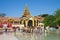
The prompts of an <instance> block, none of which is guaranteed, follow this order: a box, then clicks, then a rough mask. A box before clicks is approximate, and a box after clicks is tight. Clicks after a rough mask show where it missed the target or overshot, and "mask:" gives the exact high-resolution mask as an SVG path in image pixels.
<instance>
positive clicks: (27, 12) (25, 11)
mask: <svg viewBox="0 0 60 40" xmlns="http://www.w3.org/2000/svg"><path fill="white" fill-rule="evenodd" d="M27 16H28V17H29V16H31V14H30V12H29V10H28V6H27V4H26V7H25V10H24V13H23V16H22V17H27Z"/></svg>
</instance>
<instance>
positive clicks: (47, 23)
mask: <svg viewBox="0 0 60 40" xmlns="http://www.w3.org/2000/svg"><path fill="white" fill-rule="evenodd" d="M54 20H55V17H54V16H53V15H48V16H46V17H45V18H44V20H43V23H44V24H45V26H55V22H54Z"/></svg>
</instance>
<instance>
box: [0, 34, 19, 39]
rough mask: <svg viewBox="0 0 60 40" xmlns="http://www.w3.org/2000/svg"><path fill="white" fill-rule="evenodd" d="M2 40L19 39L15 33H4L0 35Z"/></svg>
mask: <svg viewBox="0 0 60 40" xmlns="http://www.w3.org/2000/svg"><path fill="white" fill-rule="evenodd" d="M0 40H18V39H17V38H16V37H15V36H14V35H13V34H11V33H9V34H6V33H3V34H1V35H0Z"/></svg>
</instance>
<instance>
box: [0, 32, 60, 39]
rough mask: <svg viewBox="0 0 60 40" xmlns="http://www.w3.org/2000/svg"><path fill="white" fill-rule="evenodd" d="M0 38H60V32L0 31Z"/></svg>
mask: <svg viewBox="0 0 60 40" xmlns="http://www.w3.org/2000/svg"><path fill="white" fill-rule="evenodd" d="M0 40H60V34H57V33H56V32H52V33H42V34H40V33H25V32H16V33H14V32H12V33H0Z"/></svg>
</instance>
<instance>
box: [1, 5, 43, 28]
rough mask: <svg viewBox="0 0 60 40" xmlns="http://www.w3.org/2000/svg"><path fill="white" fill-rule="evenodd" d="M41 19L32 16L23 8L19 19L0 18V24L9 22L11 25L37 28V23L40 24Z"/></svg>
mask: <svg viewBox="0 0 60 40" xmlns="http://www.w3.org/2000/svg"><path fill="white" fill-rule="evenodd" d="M42 21H43V18H42V17H40V16H32V15H31V13H30V12H29V10H28V6H26V7H25V10H24V12H23V15H22V17H21V18H18V17H0V23H2V22H3V23H4V22H10V23H12V24H23V25H24V27H32V26H35V27H36V26H38V23H40V22H42Z"/></svg>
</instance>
